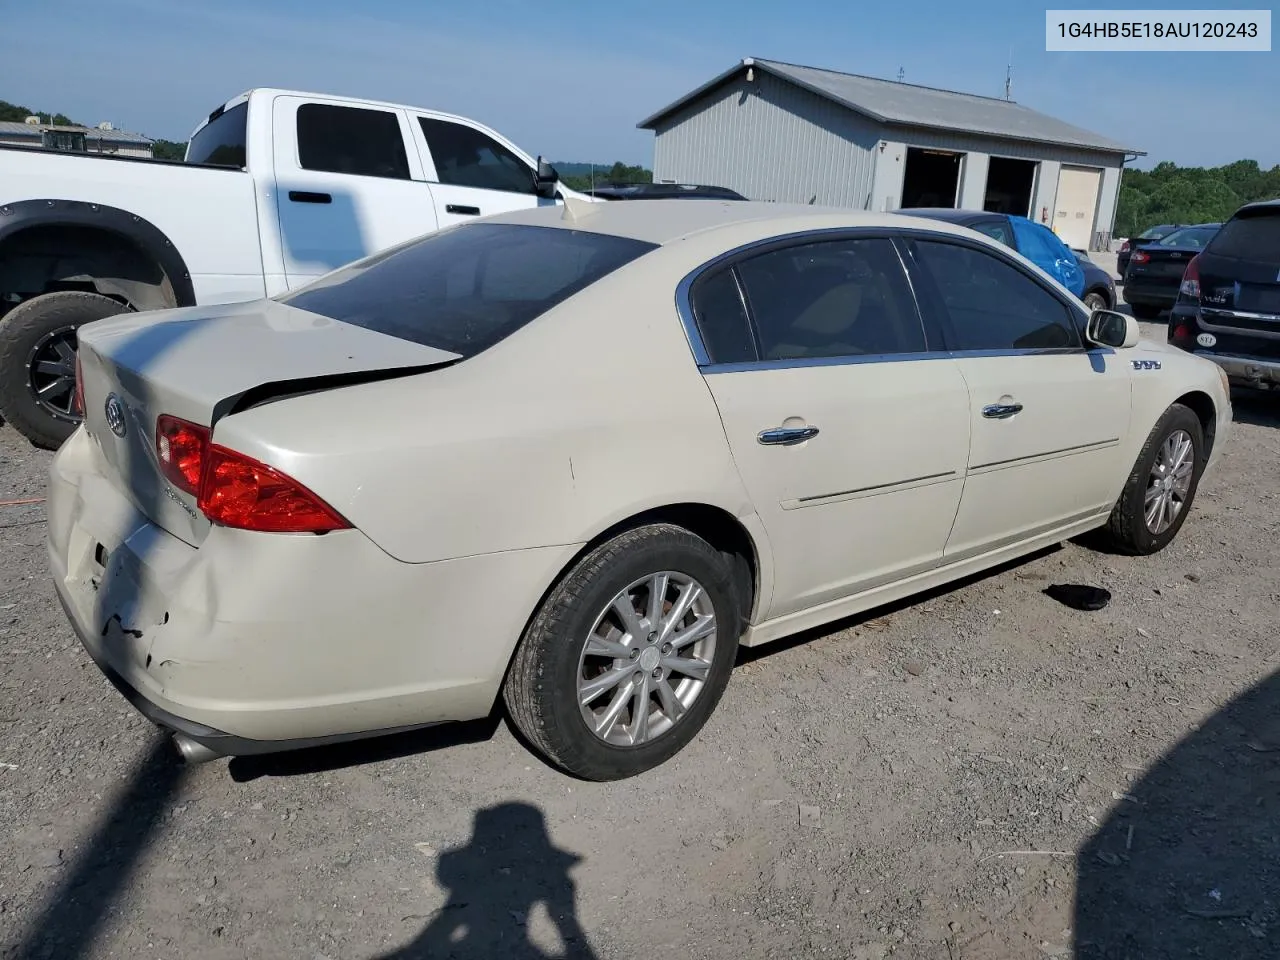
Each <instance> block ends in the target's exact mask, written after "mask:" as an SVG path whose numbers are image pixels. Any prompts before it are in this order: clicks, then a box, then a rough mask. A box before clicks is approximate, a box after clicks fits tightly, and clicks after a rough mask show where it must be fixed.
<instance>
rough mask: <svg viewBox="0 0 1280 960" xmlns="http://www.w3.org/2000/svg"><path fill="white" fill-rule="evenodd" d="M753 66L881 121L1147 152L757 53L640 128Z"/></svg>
mask: <svg viewBox="0 0 1280 960" xmlns="http://www.w3.org/2000/svg"><path fill="white" fill-rule="evenodd" d="M748 67H755V68H756V69H758V70H763V71H765V72H767V73H770V74H773V75H774V76H776V77H779V78H781V79H783V80H786V81H788V82H790V83H793V84H795V85H796V86H799V87H802V88H804V89H806V90H809V91H810V92H812V93H816V94H817V95H818V96H820V97H825V98H826V99H828V100H832V101H834V102H835V103H838V104H840V105H841V106H844V107H847V108H849V109H850V110H853V111H856V112H857V113H860V114H863V115H864V116H867V117H870V118H871V119H872V120H876V121H878V122H880V123H886V124H898V125H902V126H912V127H928V128H930V129H934V130H950V131H955V132H957V133H969V134H982V135H985V136H990V137H999V138H1001V139H1008V140H1022V141H1030V142H1033V143H1051V144H1059V145H1062V146H1071V147H1084V148H1088V149H1093V150H1103V151H1107V152H1110V153H1132V154H1137V155H1139V156H1145V155H1146V154H1145V152H1144V151H1142V150H1136V149H1134V148H1133V147H1128V146H1125V145H1124V144H1122V143H1119V142H1118V141H1115V140H1112V139H1110V138H1108V137H1104V136H1102V135H1100V134H1097V133H1093V132H1091V131H1089V130H1084V129H1082V128H1080V127H1077V126H1073V125H1072V124H1069V123H1065V122H1064V121H1062V120H1058V119H1055V118H1054V117H1050V116H1047V115H1046V114H1043V113H1038V112H1037V111H1035V110H1032V109H1030V108H1029V107H1024V106H1022V105H1021V104H1019V103H1015V102H1013V101H1011V100H1001V99H998V98H996V97H981V96H978V95H976V94H972V93H959V92H957V91H954V90H940V89H938V88H936V87H922V86H918V85H916V84H911V83H898V82H895V81H893V80H880V79H878V78H876V77H863V76H859V75H857V74H853V73H839V72H837V71H835V70H821V69H819V68H817V67H804V66H798V65H796V64H791V63H781V62H779V61H776V60H760V59H757V58H753V57H747V58H746V59H744V60H743V61H742V62H740V63H738V64H735V65H734V66H733V67H732V68H730V69H729V70H726V71H725V72H724V73H722V74H720V75H719V76H718V77H716V78H715V79H713V80H711V81H709V82H708V83H705V84H703V85H702V86H701V87H699V88H698V89H696V90H694V91H692V92H690V93H687V94H685V95H684V96H683V97H681V98H680V99H679V100H676V101H675V102H674V103H671V104H668V105H667V106H665V107H663V108H662V109H661V110H659V111H658V112H657V113H654V114H653V115H651V116H649V117H646V118H645V119H644V120H641V121H640V123H638V124H636V126H638V127H640V128H641V129H653V128H654V127H655V126H656V125H657V124H658V123H659V122H661V121H662V120H663V119H665V118H666V117H668V116H669V115H671V114H672V113H674V112H675V111H677V110H680V109H682V108H683V107H685V106H687V105H688V104H689V103H691V102H692V101H693V100H695V99H697V98H698V97H700V96H702V95H703V94H704V93H707V92H709V91H710V90H712V89H714V88H716V87H718V86H720V85H721V84H723V83H726V82H727V81H729V80H730V79H733V78H735V77H737V76H738V75H739V74H741V73H742V72H743V71H745V70H746V69H747V68H748Z"/></svg>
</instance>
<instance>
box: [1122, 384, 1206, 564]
mask: <svg viewBox="0 0 1280 960" xmlns="http://www.w3.org/2000/svg"><path fill="white" fill-rule="evenodd" d="M1204 463H1205V444H1204V430H1203V428H1202V427H1201V425H1200V418H1199V417H1197V416H1196V415H1195V413H1193V412H1192V411H1191V410H1190V409H1189V408H1187V407H1184V406H1183V405H1182V404H1180V403H1175V404H1174V405H1173V406H1171V407H1170V408H1169V409H1168V410H1166V411H1165V412H1164V415H1163V416H1162V417H1161V418H1160V420H1159V422H1158V423H1156V425H1155V427H1154V428H1153V429H1152V431H1151V433H1150V435H1148V437H1147V441H1146V443H1144V444H1143V445H1142V450H1141V451H1140V452H1139V453H1138V459H1137V460H1136V461H1135V462H1134V465H1133V471H1132V473H1130V474H1129V479H1128V480H1127V481H1126V482H1125V485H1124V490H1123V491H1122V492H1121V494H1120V499H1119V500H1117V501H1116V505H1115V507H1114V508H1113V509H1112V511H1111V518H1110V519H1109V520H1108V521H1107V526H1106V528H1105V535H1106V539H1107V541H1108V543H1109V545H1110V546H1111V547H1113V548H1115V549H1116V550H1119V551H1120V552H1122V553H1129V554H1135V555H1145V554H1152V553H1158V552H1159V551H1161V550H1163V549H1164V548H1165V547H1167V546H1168V545H1169V543H1170V542H1171V541H1172V540H1173V538H1174V537H1176V536H1177V535H1178V531H1179V530H1181V529H1182V524H1183V523H1184V522H1185V521H1186V519H1187V513H1188V512H1190V510H1191V504H1192V502H1193V501H1194V500H1195V496H1196V489H1197V487H1198V486H1199V484H1200V474H1201V473H1203V472H1204Z"/></svg>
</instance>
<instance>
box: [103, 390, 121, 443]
mask: <svg viewBox="0 0 1280 960" xmlns="http://www.w3.org/2000/svg"><path fill="white" fill-rule="evenodd" d="M102 412H103V415H104V416H106V418H107V426H108V427H110V428H111V432H112V433H114V434H115V435H116V436H117V437H123V436H124V435H125V431H126V429H127V428H126V427H125V422H124V404H123V403H121V402H120V398H119V397H117V396H116V395H115V394H114V393H109V394H107V402H106V403H105V404H103V407H102Z"/></svg>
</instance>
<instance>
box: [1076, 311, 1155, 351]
mask: <svg viewBox="0 0 1280 960" xmlns="http://www.w3.org/2000/svg"><path fill="white" fill-rule="evenodd" d="M1141 337H1142V329H1141V328H1140V327H1139V326H1138V321H1137V320H1135V319H1133V317H1131V316H1129V315H1128V314H1125V313H1117V312H1116V311H1115V310H1095V311H1093V313H1091V314H1089V325H1088V327H1087V328H1086V329H1085V338H1086V339H1087V340H1088V341H1089V342H1090V343H1096V344H1097V345H1098V346H1100V347H1115V348H1116V349H1124V348H1126V347H1134V346H1137V344H1138V340H1139V339H1140V338H1141Z"/></svg>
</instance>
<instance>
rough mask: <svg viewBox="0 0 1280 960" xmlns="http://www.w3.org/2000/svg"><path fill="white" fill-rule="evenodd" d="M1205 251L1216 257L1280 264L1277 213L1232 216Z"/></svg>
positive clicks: (1279, 218) (1279, 213)
mask: <svg viewBox="0 0 1280 960" xmlns="http://www.w3.org/2000/svg"><path fill="white" fill-rule="evenodd" d="M1207 249H1208V252H1209V253H1212V254H1214V255H1216V256H1219V257H1232V258H1235V259H1238V260H1260V261H1264V262H1271V263H1277V264H1280V210H1274V211H1271V210H1268V211H1266V212H1265V213H1261V214H1257V213H1255V214H1251V215H1245V216H1235V217H1232V218H1231V219H1230V220H1228V221H1227V222H1226V223H1224V224H1223V225H1222V227H1221V228H1220V229H1219V230H1218V232H1217V234H1215V235H1214V238H1213V239H1212V240H1210V241H1209V246H1208V248H1207Z"/></svg>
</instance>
